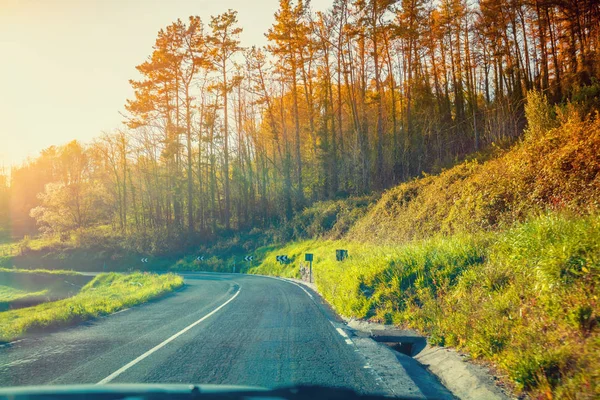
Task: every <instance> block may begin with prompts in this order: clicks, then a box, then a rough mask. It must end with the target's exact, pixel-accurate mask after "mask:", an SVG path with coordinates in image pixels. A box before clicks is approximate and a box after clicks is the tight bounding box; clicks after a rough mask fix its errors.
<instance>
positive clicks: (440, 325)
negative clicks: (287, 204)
mask: <svg viewBox="0 0 600 400" xmlns="http://www.w3.org/2000/svg"><path fill="white" fill-rule="evenodd" d="M339 248H341V249H347V250H348V251H349V256H350V257H349V258H348V259H347V260H345V261H342V262H338V261H336V260H335V250H336V249H339ZM306 252H310V253H314V257H315V261H314V264H313V271H314V277H315V281H316V285H317V287H318V289H319V291H320V293H321V294H322V295H323V296H324V298H325V299H326V300H327V301H328V302H329V303H330V304H331V305H332V306H333V307H334V308H335V309H336V310H337V311H338V312H339V313H340V314H342V315H344V316H347V317H355V318H367V319H371V320H374V321H380V322H386V323H393V324H396V325H399V326H403V327H410V328H414V329H417V330H419V331H421V332H423V333H425V334H427V335H428V336H429V341H430V342H431V343H434V344H439V345H444V346H453V347H457V348H459V349H463V350H465V351H467V352H469V353H470V354H471V356H472V357H475V358H481V359H486V360H490V361H493V362H495V363H496V364H497V365H498V366H499V367H500V369H501V370H503V371H504V373H505V374H506V376H508V377H509V378H510V380H512V382H514V383H515V384H516V386H517V387H518V388H520V389H522V390H530V391H533V392H534V393H538V392H539V393H541V392H545V391H548V390H550V391H554V392H555V393H560V394H561V395H562V396H564V397H569V396H571V397H573V396H574V395H575V394H577V393H578V392H577V390H582V389H581V386H578V385H581V384H585V385H587V386H584V389H585V390H586V391H587V393H593V392H594V391H597V390H599V389H600V388H598V387H597V386H595V385H597V384H598V371H599V369H600V362H599V361H598V360H600V335H599V329H598V319H599V316H600V307H599V305H600V302H599V299H600V216H598V215H592V216H587V217H576V216H568V215H559V214H554V213H552V214H547V215H542V216H540V217H537V218H533V219H531V220H529V221H528V222H526V223H524V224H520V225H516V226H515V227H513V228H510V229H507V230H503V231H496V232H488V233H477V234H455V235H452V236H448V237H434V238H431V239H427V240H421V241H414V242H410V243H406V244H403V245H397V246H385V245H376V244H367V243H358V242H350V241H303V242H297V243H291V244H288V245H286V246H283V247H280V248H270V249H268V250H267V251H265V252H263V253H262V263H261V265H260V266H259V267H257V268H254V269H252V271H251V272H253V273H261V274H270V275H279V276H288V277H298V276H299V265H300V263H303V262H304V261H303V260H304V253H306ZM277 254H286V255H288V257H290V258H291V259H292V263H290V264H289V265H280V264H278V263H277V262H276V260H275V256H276V255H277Z"/></svg>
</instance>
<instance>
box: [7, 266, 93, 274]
mask: <svg viewBox="0 0 600 400" xmlns="http://www.w3.org/2000/svg"><path fill="white" fill-rule="evenodd" d="M0 272H9V273H13V274H49V275H65V276H75V275H81V273H79V272H77V271H72V270H65V269H21V268H1V267H0Z"/></svg>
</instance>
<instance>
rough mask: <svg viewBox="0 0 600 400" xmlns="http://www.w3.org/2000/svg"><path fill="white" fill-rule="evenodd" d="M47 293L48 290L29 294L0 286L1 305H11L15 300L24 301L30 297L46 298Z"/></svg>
mask: <svg viewBox="0 0 600 400" xmlns="http://www.w3.org/2000/svg"><path fill="white" fill-rule="evenodd" d="M47 292H48V290H40V291H37V292H28V291H26V290H21V289H17V288H13V287H11V286H4V285H0V303H9V302H12V301H15V300H23V299H26V298H28V297H38V296H44V295H45V294H46V293H47Z"/></svg>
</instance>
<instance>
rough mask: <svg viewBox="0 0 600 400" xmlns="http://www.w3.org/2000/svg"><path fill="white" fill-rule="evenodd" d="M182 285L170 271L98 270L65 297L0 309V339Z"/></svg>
mask: <svg viewBox="0 0 600 400" xmlns="http://www.w3.org/2000/svg"><path fill="white" fill-rule="evenodd" d="M182 285H183V278H181V277H180V276H177V275H174V274H166V275H157V274H151V273H133V274H129V275H122V274H117V273H108V274H100V275H98V276H97V277H95V278H94V279H93V280H92V281H90V282H89V283H88V284H87V285H86V286H84V287H83V288H82V289H81V291H80V292H79V293H78V294H77V295H75V296H73V297H71V298H68V299H64V300H59V301H54V302H49V303H44V304H40V305H37V306H34V307H28V308H23V309H19V310H11V311H5V312H1V313H0V341H4V342H6V341H11V340H14V339H17V338H19V337H22V336H23V335H24V334H25V333H27V332H31V331H40V330H45V329H50V328H56V327H60V326H65V325H70V324H74V323H78V322H81V321H85V320H88V319H91V318H95V317H98V316H102V315H107V314H110V313H113V312H115V311H118V310H120V309H123V308H127V307H131V306H133V305H136V304H140V303H144V302H146V301H149V300H151V299H154V298H157V297H159V296H162V295H164V294H166V293H168V292H171V291H173V290H175V289H177V288H179V287H181V286H182Z"/></svg>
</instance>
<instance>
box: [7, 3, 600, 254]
mask: <svg viewBox="0 0 600 400" xmlns="http://www.w3.org/2000/svg"><path fill="white" fill-rule="evenodd" d="M242 28H243V27H241V26H240V25H239V23H238V21H237V15H236V12H235V11H233V10H228V11H225V12H224V13H223V14H221V15H217V16H214V17H212V18H211V19H210V21H202V20H201V19H200V18H199V17H196V16H191V17H189V18H188V19H186V20H177V21H175V22H173V23H171V24H170V25H168V26H166V27H165V28H164V29H162V30H161V31H160V32H159V33H158V36H157V38H156V42H155V45H154V48H153V52H152V54H150V55H149V56H148V58H147V59H146V60H145V61H143V62H141V63H140V64H139V65H138V66H137V70H138V71H139V73H140V76H139V77H138V78H137V79H135V80H131V81H130V83H131V86H132V87H133V89H134V92H135V95H134V96H133V97H132V98H131V99H127V100H126V103H125V111H124V115H125V117H126V118H125V121H124V125H123V126H122V127H120V128H118V129H117V130H116V131H114V132H112V133H105V134H102V135H101V136H99V137H98V138H97V139H96V140H95V141H94V142H93V143H89V144H81V143H77V142H73V143H70V144H68V145H66V146H63V147H51V148H49V149H47V150H44V151H43V152H42V154H41V155H40V156H39V157H38V158H37V159H35V160H32V161H29V162H28V163H27V164H25V165H24V166H22V167H18V168H14V169H13V170H12V171H11V174H10V182H9V181H8V180H6V179H3V180H0V199H1V201H2V202H4V204H8V202H10V207H0V209H2V210H7V209H9V208H10V210H11V215H8V213H5V214H3V215H0V219H1V221H0V222H2V223H3V224H4V225H8V224H9V223H10V224H11V226H12V230H13V231H14V232H16V233H19V234H23V233H28V232H33V231H35V229H37V228H41V229H42V230H44V231H46V232H56V233H59V232H63V231H65V230H67V231H68V230H70V229H80V228H86V227H89V226H96V225H109V226H111V227H112V229H114V230H115V231H117V232H120V233H122V234H124V235H138V236H143V237H148V238H152V237H157V236H160V237H162V238H172V239H173V241H174V243H177V242H178V241H177V239H180V238H182V237H185V238H186V240H190V238H191V240H194V239H200V238H204V237H210V236H211V235H213V234H215V233H216V232H219V231H220V230H231V229H233V230H246V229H251V228H253V227H262V228H265V227H269V226H273V225H277V224H279V223H281V222H283V221H285V220H288V219H290V218H291V217H292V215H293V214H294V212H296V211H298V210H300V209H302V208H304V207H306V206H307V205H309V204H311V203H312V202H315V201H318V200H325V199H332V198H338V197H346V196H350V195H362V194H365V193H369V192H371V191H373V190H377V191H380V190H384V189H386V188H389V187H391V186H392V185H394V184H396V183H399V182H401V181H406V180H409V179H411V178H413V177H415V176H418V175H420V174H421V173H422V172H424V171H425V172H432V171H439V170H440V169H441V168H444V167H446V166H449V165H451V164H452V163H454V162H456V161H457V160H461V159H463V158H464V157H465V156H467V155H469V154H470V153H473V152H476V151H479V150H481V149H485V148H487V147H489V146H490V145H491V144H492V143H502V142H511V141H513V140H515V139H516V138H518V137H519V136H520V134H521V133H522V131H523V128H524V124H525V122H524V121H525V119H524V99H525V97H526V94H527V92H528V91H530V90H537V91H540V92H543V93H544V94H545V95H546V96H547V97H548V98H549V99H550V101H551V102H559V101H564V100H566V99H570V98H571V97H572V96H574V95H582V94H581V93H583V92H582V91H581V90H580V89H579V88H580V87H582V86H585V87H588V88H592V89H589V90H590V91H592V92H593V91H594V90H598V85H599V84H598V81H597V78H598V77H599V76H600V47H599V46H600V4H599V3H598V2H597V1H594V0H583V1H577V0H529V1H520V0H481V1H479V2H468V1H464V0H442V1H437V0H436V1H433V0H402V1H394V0H353V1H350V0H335V1H333V4H332V6H331V8H330V9H329V10H328V11H326V12H318V13H316V12H313V11H312V10H311V9H310V4H309V3H308V2H306V1H302V0H297V1H291V0H281V1H280V5H279V10H278V11H277V13H276V14H275V22H274V24H273V26H272V27H271V28H269V29H268V31H267V32H266V33H265V36H266V38H267V40H268V45H267V46H266V47H265V48H257V47H251V48H242V47H241V45H240V41H239V38H238V36H239V34H240V32H241V30H242ZM140 61H142V60H140ZM594 88H595V89H594ZM583 95H585V93H584V94H583ZM9 186H10V189H9ZM32 217H33V218H32Z"/></svg>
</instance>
